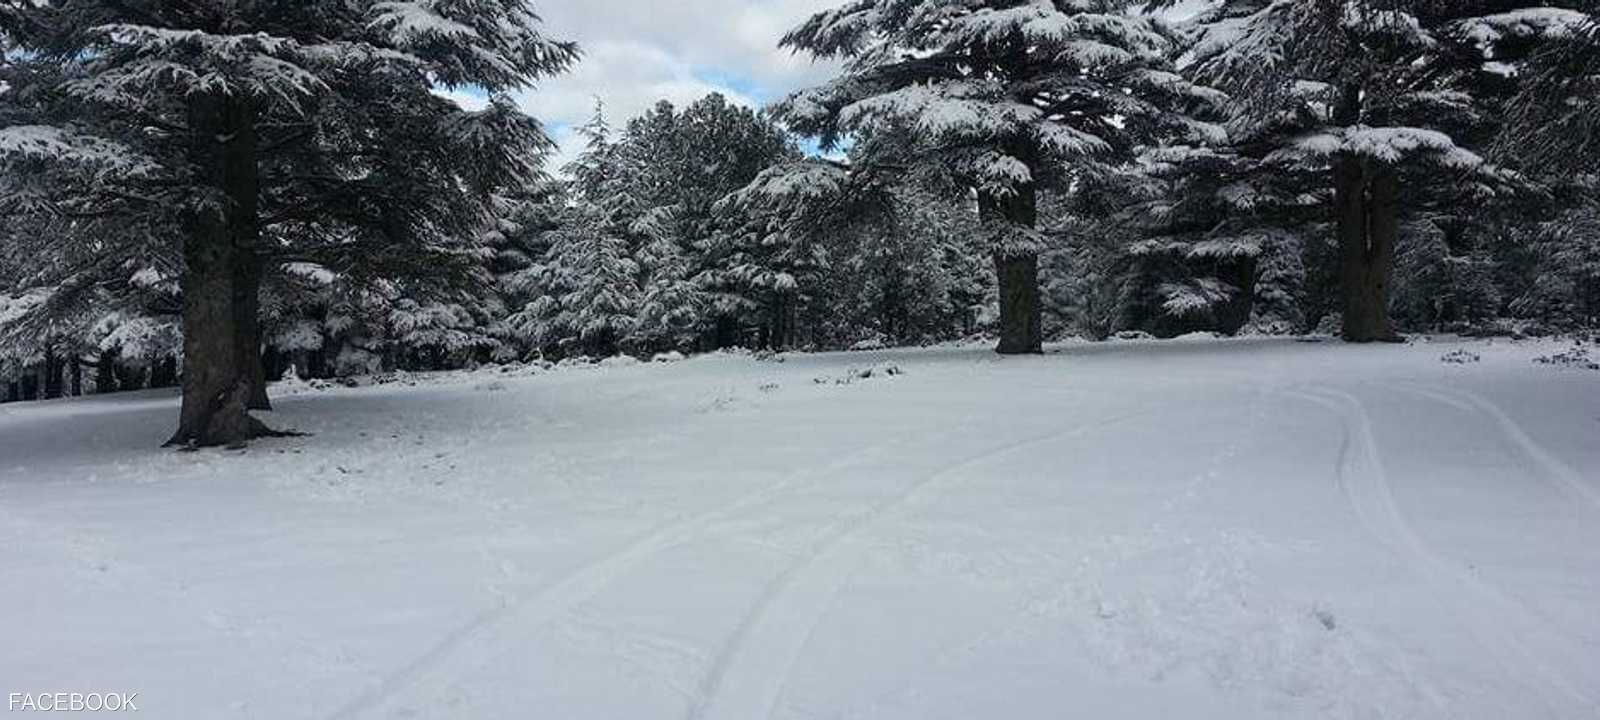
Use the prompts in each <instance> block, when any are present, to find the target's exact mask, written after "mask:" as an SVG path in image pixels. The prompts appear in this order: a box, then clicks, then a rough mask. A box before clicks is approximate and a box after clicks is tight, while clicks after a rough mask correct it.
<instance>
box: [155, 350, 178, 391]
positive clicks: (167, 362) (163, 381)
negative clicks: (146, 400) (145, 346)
mask: <svg viewBox="0 0 1600 720" xmlns="http://www.w3.org/2000/svg"><path fill="white" fill-rule="evenodd" d="M177 384H178V359H177V358H175V357H172V356H170V355H169V356H166V357H160V356H157V357H154V358H151V359H150V389H151V390H155V389H156V388H169V387H172V386H174V385H177Z"/></svg>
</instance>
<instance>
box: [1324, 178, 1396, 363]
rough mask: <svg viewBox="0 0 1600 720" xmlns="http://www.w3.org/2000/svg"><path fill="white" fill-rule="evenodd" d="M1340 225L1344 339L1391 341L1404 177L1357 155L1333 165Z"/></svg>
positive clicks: (1393, 334)
mask: <svg viewBox="0 0 1600 720" xmlns="http://www.w3.org/2000/svg"><path fill="white" fill-rule="evenodd" d="M1334 196H1335V200H1334V202H1335V205H1336V206H1337V210H1338V221H1339V270H1340V272H1339V281H1340V295H1341V298H1342V301H1343V311H1344V339H1345V340H1346V341H1349V342H1353V343H1369V342H1390V341H1393V340H1395V339H1396V338H1397V337H1398V336H1397V335H1396V334H1395V331H1394V326H1393V325H1392V324H1391V323H1390V320H1389V286H1390V284H1391V281H1392V279H1393V274H1394V254H1395V243H1396V240H1397V237H1398V235H1399V231H1400V207H1399V203H1400V178H1399V173H1398V172H1397V171H1396V169H1395V168H1394V167H1393V166H1391V165H1389V164H1387V163H1381V162H1372V161H1367V160H1363V159H1361V158H1359V157H1354V156H1340V157H1338V158H1336V159H1335V161H1334Z"/></svg>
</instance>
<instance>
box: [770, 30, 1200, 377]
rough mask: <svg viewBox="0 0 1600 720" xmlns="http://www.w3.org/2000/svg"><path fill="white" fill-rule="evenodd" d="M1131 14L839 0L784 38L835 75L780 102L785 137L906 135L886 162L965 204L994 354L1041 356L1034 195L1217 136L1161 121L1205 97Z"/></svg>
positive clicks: (834, 142)
mask: <svg viewBox="0 0 1600 720" xmlns="http://www.w3.org/2000/svg"><path fill="white" fill-rule="evenodd" d="M1134 4H1135V3H1132V2H1117V1H1115V0H1097V1H1095V2H1055V1H1049V0H957V1H954V2H952V1H949V0H920V1H919V0H911V1H907V0H854V1H853V2H849V3H846V4H845V5H844V6H843V7H840V8H838V9H836V10H831V11H827V12H823V13H820V14H817V15H815V16H813V17H812V18H811V19H809V20H808V21H806V22H805V23H804V24H803V25H801V26H800V27H799V28H797V29H796V30H794V31H793V32H791V33H790V34H789V35H788V36H787V37H785V38H784V40H783V44H784V45H785V46H788V47H791V48H794V49H796V50H801V51H806V52H809V53H811V54H813V55H815V56H818V57H824V58H839V59H842V60H844V61H845V62H846V70H845V72H844V73H843V75H841V76H840V77H839V78H837V79H835V80H833V81H832V82H830V83H828V84H826V85H823V86H821V87H816V88H812V89H808V90H804V91H801V92H799V93H797V94H795V95H794V96H792V97H790V98H789V99H787V100H786V101H784V102H783V103H782V104H780V105H779V108H778V114H779V117H780V119H781V120H783V121H784V122H786V123H787V124H788V125H789V126H790V127H791V128H793V129H795V130H797V131H800V132H803V133H806V134H810V135H815V136H818V137H820V138H821V141H822V143H823V145H824V146H825V147H835V146H838V144H839V143H840V142H842V141H844V140H846V139H847V138H853V139H854V140H856V141H857V142H862V143H864V145H863V146H864V147H867V148H871V147H872V145H871V143H870V138H871V136H873V135H874V134H883V133H891V134H893V133H905V134H906V135H907V136H908V137H909V138H911V139H912V140H913V146H912V147H911V148H910V150H911V152H909V153H907V152H899V151H898V150H899V149H900V147H899V146H900V145H901V144H900V143H892V144H891V146H894V147H895V149H896V151H895V152H892V153H890V154H891V155H893V156H894V158H895V162H909V163H910V164H911V165H912V166H914V167H926V166H930V165H936V166H938V167H939V169H940V170H941V171H943V172H947V173H950V174H953V175H955V176H958V177H960V178H961V179H962V180H963V182H965V183H966V184H967V185H968V186H969V187H970V188H971V190H972V191H973V192H974V193H976V196H977V198H978V203H977V205H978V210H979V214H980V216H981V217H982V219H983V234H984V235H985V239H986V241H987V242H988V243H989V246H990V250H991V252H992V255H993V258H994V265H995V272H996V275H997V276H998V278H999V286H1000V315H1001V341H1000V347H999V350H1000V352H1002V353H1035V352H1039V351H1040V343H1041V342H1042V316H1041V308H1040V302H1039V283H1038V253H1039V250H1040V249H1041V239H1042V238H1041V236H1040V234H1039V232H1038V229H1037V228H1036V224H1037V220H1038V192H1039V189H1040V188H1041V187H1048V186H1050V185H1063V184H1066V183H1067V182H1069V181H1070V180H1071V178H1073V177H1074V176H1080V175H1083V174H1093V173H1097V172H1101V171H1103V170H1104V169H1105V168H1106V167H1108V165H1111V164H1116V163H1118V162H1120V161H1121V160H1123V159H1125V158H1126V157H1127V156H1128V155H1129V154H1130V153H1131V152H1132V151H1133V149H1134V148H1135V147H1137V146H1139V145H1142V144H1145V143H1147V142H1151V141H1152V140H1153V139H1154V138H1156V137H1160V136H1163V135H1180V136H1190V137H1193V138H1194V139H1204V138H1215V137H1216V136H1217V135H1218V131H1217V129H1216V128H1214V127H1210V126H1206V125H1205V124H1203V123H1198V122H1195V121H1193V120H1190V119H1189V118H1187V117H1186V116H1185V115H1183V114H1182V113H1180V112H1175V111H1177V110H1181V109H1183V108H1185V107H1189V106H1192V105H1196V104H1204V103H1207V102H1209V101H1212V100H1215V94H1214V93H1210V92H1207V91H1204V90H1202V89H1199V88H1196V87H1195V86H1193V85H1191V84H1190V83H1189V82H1188V81H1186V80H1184V79H1183V78H1182V77H1180V76H1179V75H1177V74H1175V73H1174V72H1172V66H1171V64H1170V63H1169V61H1168V59H1167V58H1168V55H1169V54H1170V51H1171V49H1172V48H1173V47H1174V39H1173V37H1172V35H1171V33H1169V32H1168V29H1167V28H1166V27H1165V26H1164V25H1162V24H1161V23H1160V22H1158V21H1157V20H1155V19H1152V18H1150V17H1146V16H1142V15H1138V14H1136V13H1134V12H1132V6H1133V5H1134ZM858 154H859V153H858ZM864 160H865V161H866V163H868V164H876V163H878V162H880V158H876V157H873V156H872V155H871V154H870V153H868V154H866V155H865V156H864Z"/></svg>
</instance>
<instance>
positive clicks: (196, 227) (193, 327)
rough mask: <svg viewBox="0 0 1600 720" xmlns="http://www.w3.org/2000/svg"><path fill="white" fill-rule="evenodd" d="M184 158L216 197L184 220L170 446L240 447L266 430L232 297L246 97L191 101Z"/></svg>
mask: <svg viewBox="0 0 1600 720" xmlns="http://www.w3.org/2000/svg"><path fill="white" fill-rule="evenodd" d="M189 131H190V138H191V139H190V143H191V145H190V162H191V164H192V166H193V168H194V171H195V173H196V175H197V179H198V180H200V181H201V182H202V183H204V184H205V185H206V186H209V187H210V188H212V189H213V190H214V191H215V192H216V193H217V195H218V197H216V198H214V200H215V202H212V203H203V204H201V206H200V207H198V208H196V209H194V210H193V211H192V213H191V215H190V216H189V217H188V218H187V219H186V227H185V231H186V232H185V237H184V247H183V255H184V262H185V273H184V278H183V405H182V408H181V410H180V411H179V419H178V430H177V432H175V433H173V436H172V439H171V440H169V441H168V444H169V445H184V446H191V447H193V446H215V445H227V446H241V445H243V444H244V443H245V442H247V441H249V440H250V439H251V438H253V437H257V436H260V435H264V434H268V431H267V430H266V428H265V426H263V425H262V424H261V423H260V422H259V421H257V420H255V419H254V418H251V417H250V415H249V413H248V411H247V406H248V404H249V400H250V392H251V389H250V383H249V380H248V377H247V373H246V370H245V368H244V367H243V364H242V363H241V362H240V352H239V349H238V346H239V330H238V321H237V310H236V309H235V307H234V305H235V299H236V290H235V287H236V285H237V282H236V275H237V268H238V254H239V253H240V252H249V251H251V250H252V249H253V248H254V247H255V239H256V237H257V233H258V230H257V225H256V205H257V189H258V178H257V172H256V158H255V150H256V147H255V145H256V137H255V118H254V117H253V111H252V109H251V107H250V105H249V104H248V102H247V101H244V100H240V99H235V98H225V97H220V96H216V95H198V96H195V97H193V98H192V99H191V100H190V101H189Z"/></svg>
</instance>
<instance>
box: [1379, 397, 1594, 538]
mask: <svg viewBox="0 0 1600 720" xmlns="http://www.w3.org/2000/svg"><path fill="white" fill-rule="evenodd" d="M1402 387H1404V388H1405V389H1409V390H1411V391H1413V392H1416V393H1418V394H1421V395H1426V396H1430V397H1433V398H1434V399H1436V400H1439V401H1440V402H1445V403H1448V404H1451V405H1455V406H1456V407H1462V405H1463V404H1464V405H1465V406H1466V407H1469V408H1472V409H1475V410H1477V411H1478V412H1481V413H1483V414H1484V415H1486V416H1488V417H1489V419H1490V420H1493V421H1494V423H1495V424H1496V425H1498V426H1499V427H1500V431H1501V432H1502V433H1504V434H1505V436H1506V439H1507V440H1509V441H1510V442H1511V444H1512V445H1515V446H1516V447H1517V449H1519V450H1521V451H1522V453H1523V454H1524V455H1526V456H1527V457H1528V458H1529V459H1531V460H1533V462H1534V463H1535V464H1537V465H1538V466H1539V467H1540V469H1542V470H1543V471H1544V474H1545V475H1546V476H1548V477H1549V478H1550V479H1552V480H1554V481H1555V483H1556V485H1557V486H1559V488H1560V489H1561V491H1562V493H1563V494H1566V495H1568V496H1569V497H1571V498H1572V499H1574V500H1577V501H1579V502H1582V503H1586V504H1588V505H1589V507H1590V509H1592V510H1594V511H1596V512H1600V488H1595V487H1594V486H1593V485H1590V484H1589V483H1586V482H1584V481H1583V475H1581V474H1579V473H1578V471H1576V470H1573V469H1572V466H1571V465H1568V464H1567V463H1566V462H1564V461H1562V460H1561V459H1560V458H1558V457H1556V456H1555V454H1554V453H1551V452H1550V450H1549V449H1547V448H1545V447H1544V446H1543V445H1540V444H1539V442H1538V441H1537V440H1534V439H1533V437H1532V436H1531V435H1529V434H1528V431H1527V430H1526V429H1524V428H1523V427H1522V424H1521V423H1518V422H1517V421H1516V420H1514V419H1512V417H1511V416H1510V415H1508V414H1506V412H1505V411H1504V410H1502V409H1500V406H1499V405H1496V404H1494V403H1493V402H1491V401H1490V400H1489V399H1488V398H1486V397H1484V396H1482V395H1479V394H1478V393H1475V392H1472V391H1470V390H1462V389H1458V388H1445V387H1440V386H1433V385H1430V386H1426V387H1424V386H1417V385H1405V386H1402Z"/></svg>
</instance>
